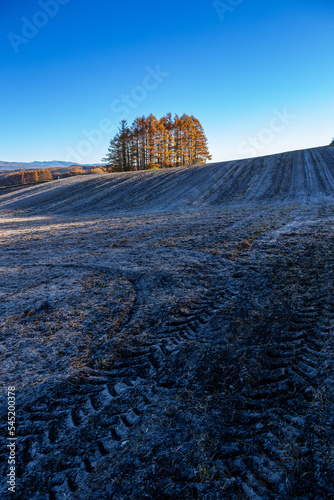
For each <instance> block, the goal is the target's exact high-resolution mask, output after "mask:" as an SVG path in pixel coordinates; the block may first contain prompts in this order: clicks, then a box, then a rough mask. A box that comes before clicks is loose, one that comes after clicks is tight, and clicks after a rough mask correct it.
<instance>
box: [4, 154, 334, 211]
mask: <svg viewBox="0 0 334 500" xmlns="http://www.w3.org/2000/svg"><path fill="white" fill-rule="evenodd" d="M333 194H334V149H332V148H330V147H322V148H315V149H309V150H301V151H294V152H288V153H282V154H278V155H273V156H267V157H259V158H254V159H249V160H241V161H231V162H225V163H213V164H209V165H202V166H195V167H183V168H173V169H168V170H156V171H145V172H129V173H119V174H106V175H99V176H92V177H90V178H73V179H72V178H71V179H62V180H59V181H55V182H53V183H51V184H47V185H43V186H34V187H30V188H25V189H22V190H20V191H16V192H15V193H11V194H6V195H3V196H2V197H1V198H0V210H2V211H7V210H8V211H12V210H27V211H28V212H29V213H36V214H50V213H54V214H63V215H65V214H66V215H67V214H68V215H71V214H72V215H74V214H88V213H91V212H106V211H107V212H111V211H112V212H117V211H121V212H124V211H140V212H143V211H152V210H153V211H156V210H157V211H160V210H165V209H184V208H187V207H188V208H190V207H196V206H203V205H204V206H205V205H209V206H219V205H225V204H231V203H237V204H244V203H246V204H248V203H256V204H258V203H260V204H261V203H267V202H269V201H271V202H283V201H298V202H305V201H317V200H319V201H320V200H322V199H325V198H327V197H332V196H333Z"/></svg>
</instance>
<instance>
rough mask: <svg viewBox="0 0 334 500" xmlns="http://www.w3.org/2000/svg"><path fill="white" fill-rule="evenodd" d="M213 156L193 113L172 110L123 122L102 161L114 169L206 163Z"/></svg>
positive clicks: (139, 168)
mask: <svg viewBox="0 0 334 500" xmlns="http://www.w3.org/2000/svg"><path fill="white" fill-rule="evenodd" d="M210 159H211V156H210V154H209V150H208V142H207V138H206V136H205V133H204V130H203V127H202V125H201V123H200V122H199V120H198V119H197V118H195V117H194V116H189V115H186V114H183V115H182V116H181V117H179V116H178V115H175V117H174V119H173V117H172V114H171V113H167V114H166V115H165V116H163V117H162V118H160V120H158V119H157V118H156V117H155V116H154V115H153V114H150V115H149V116H148V117H145V116H142V117H138V118H136V119H135V120H134V122H133V123H132V125H131V127H128V125H127V122H126V121H125V120H123V121H122V122H121V125H120V128H119V130H118V133H117V134H116V135H115V137H114V138H113V139H112V140H111V141H110V145H109V149H108V154H107V156H106V158H104V159H103V160H102V161H104V162H107V164H108V166H109V167H110V169H111V170H113V171H120V170H121V171H129V170H145V169H147V168H156V167H158V168H167V167H180V166H185V165H195V164H198V163H206V161H207V160H210Z"/></svg>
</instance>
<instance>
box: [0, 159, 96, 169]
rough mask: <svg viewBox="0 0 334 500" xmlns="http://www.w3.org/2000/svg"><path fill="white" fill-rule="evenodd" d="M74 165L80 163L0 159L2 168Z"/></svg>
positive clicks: (63, 166)
mask: <svg viewBox="0 0 334 500" xmlns="http://www.w3.org/2000/svg"><path fill="white" fill-rule="evenodd" d="M72 165H78V163H73V162H72V163H71V162H68V161H56V160H53V161H32V162H30V163H24V162H15V161H13V162H9V161H0V170H2V171H4V170H18V169H23V170H25V169H29V170H32V169H38V168H66V167H71V166H72ZM101 165H102V164H101V163H94V164H92V165H82V166H84V167H92V166H101Z"/></svg>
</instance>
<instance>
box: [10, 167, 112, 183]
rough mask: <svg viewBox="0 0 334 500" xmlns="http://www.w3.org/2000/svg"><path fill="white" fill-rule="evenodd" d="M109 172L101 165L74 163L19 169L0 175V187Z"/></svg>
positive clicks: (109, 170)
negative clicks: (86, 165) (67, 165)
mask: <svg viewBox="0 0 334 500" xmlns="http://www.w3.org/2000/svg"><path fill="white" fill-rule="evenodd" d="M107 172H111V169H108V168H106V167H101V166H98V165H97V166H93V167H85V168H84V167H81V166H78V165H75V166H73V167H68V168H67V167H64V168H51V169H48V168H44V169H38V170H21V171H20V172H11V173H8V174H1V175H0V187H11V186H24V185H27V184H38V183H41V182H48V181H52V180H54V179H62V178H64V177H72V176H74V175H87V174H105V173H107Z"/></svg>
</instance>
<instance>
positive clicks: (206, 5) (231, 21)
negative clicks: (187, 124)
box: [0, 0, 334, 163]
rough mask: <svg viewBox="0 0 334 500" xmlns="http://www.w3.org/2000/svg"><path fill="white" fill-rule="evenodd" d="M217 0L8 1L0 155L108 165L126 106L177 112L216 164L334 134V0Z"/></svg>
mask: <svg viewBox="0 0 334 500" xmlns="http://www.w3.org/2000/svg"><path fill="white" fill-rule="evenodd" d="M216 4H217V5H216V6H215V3H214V2H212V1H211V0H197V1H196V0H182V1H181V0H168V1H164V0H162V1H159V2H157V1H154V2H153V1H146V2H145V1H144V2H138V0H136V1H133V0H127V1H126V2H124V3H122V2H111V1H110V0H95V1H84V0H40V1H38V0H37V1H33V0H24V1H23V0H17V1H16V0H2V2H1V6H0V14H1V15H0V27H1V29H0V36H1V42H0V61H1V79H0V93H1V104H0V106H1V108H0V109H1V118H2V119H1V122H0V160H2V161H34V160H39V161H43V160H67V161H77V162H78V163H100V162H101V158H102V157H103V156H104V155H105V153H106V152H107V149H108V144H109V141H110V139H111V138H112V137H113V135H114V134H115V132H116V131H117V127H118V124H119V121H120V120H121V119H122V118H123V117H127V119H128V121H129V123H131V122H132V120H133V119H134V118H135V117H136V116H142V115H148V114H149V113H153V114H155V115H156V116H157V117H160V116H162V115H164V114H165V113H167V112H168V111H171V112H172V113H178V114H183V113H187V114H193V115H195V116H196V117H197V118H198V119H199V120H200V121H201V123H202V125H203V127H204V130H205V132H206V135H207V137H208V140H209V148H210V151H211V153H212V155H213V161H224V160H229V159H237V158H241V157H250V156H260V155H263V154H271V153H276V152H282V151H287V150H294V149H301V148H308V147H314V146H322V145H327V144H329V142H330V141H331V139H332V137H334V119H333V117H334V99H333V82H334V64H333V56H334V50H333V49H334V2H333V1H329V0H328V1H324V0H314V1H313V0H305V1H301V0H300V1H299V0H292V1H291V0H266V1H264V0H243V1H242V0H226V1H224V0H221V1H220V2H216ZM42 5H43V8H44V10H43V8H42ZM232 5H233V6H232ZM46 11H48V14H47V13H46ZM43 12H44V14H43ZM36 25H37V26H36Z"/></svg>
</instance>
